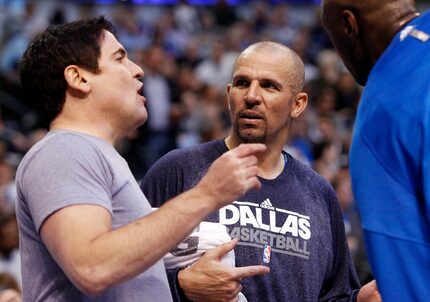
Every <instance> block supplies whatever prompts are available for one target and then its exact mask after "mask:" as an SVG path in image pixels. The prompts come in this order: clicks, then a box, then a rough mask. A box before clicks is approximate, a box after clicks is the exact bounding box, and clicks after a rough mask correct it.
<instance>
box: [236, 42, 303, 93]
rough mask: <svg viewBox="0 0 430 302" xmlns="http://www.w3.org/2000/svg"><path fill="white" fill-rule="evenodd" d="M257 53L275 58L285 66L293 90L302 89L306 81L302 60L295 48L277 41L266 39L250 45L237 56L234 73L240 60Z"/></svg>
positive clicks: (277, 63)
mask: <svg viewBox="0 0 430 302" xmlns="http://www.w3.org/2000/svg"><path fill="white" fill-rule="evenodd" d="M255 53H258V54H260V55H267V56H268V58H273V60H274V61H273V63H274V64H276V65H281V66H283V67H284V68H285V71H286V73H287V77H288V79H287V81H288V82H289V83H291V84H290V86H291V89H292V90H293V92H295V93H297V92H299V91H302V89H303V85H304V81H305V68H304V65H303V62H302V60H301V59H300V57H299V56H298V55H297V54H296V53H295V52H294V51H293V50H291V49H290V48H288V47H287V46H285V45H282V44H279V43H276V42H271V41H265V42H258V43H254V44H251V45H250V46H248V47H247V48H246V49H245V50H244V51H242V52H241V54H240V55H239V56H238V57H237V59H236V61H235V63H234V68H233V73H234V72H235V71H236V69H237V65H238V62H240V61H241V60H242V59H244V58H248V57H249V56H251V55H253V54H255ZM275 60H276V61H275Z"/></svg>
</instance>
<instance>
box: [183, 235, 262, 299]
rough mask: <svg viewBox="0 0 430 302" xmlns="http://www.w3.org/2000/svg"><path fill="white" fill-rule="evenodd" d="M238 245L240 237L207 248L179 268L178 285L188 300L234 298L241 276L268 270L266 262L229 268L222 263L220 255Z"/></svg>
mask: <svg viewBox="0 0 430 302" xmlns="http://www.w3.org/2000/svg"><path fill="white" fill-rule="evenodd" d="M236 244H237V240H235V239H234V240H232V241H230V242H228V243H224V244H221V245H220V246H218V247H216V248H214V249H211V250H208V251H207V252H206V253H205V254H204V255H203V256H202V257H201V258H200V259H199V260H198V261H197V262H195V263H194V264H193V265H192V266H191V267H189V268H186V269H183V270H181V271H179V274H178V280H179V285H180V287H181V288H182V290H183V291H184V293H185V295H186V296H187V298H188V299H189V300H191V301H194V302H199V301H201V302H203V301H205V302H215V301H217V302H228V301H235V298H236V296H237V294H238V293H239V292H240V291H241V290H242V286H241V285H240V281H241V280H242V279H244V278H248V277H251V276H256V275H263V274H267V273H269V271H270V270H269V268H268V267H266V266H263V265H255V266H245V267H230V266H226V265H224V264H222V263H221V262H220V261H221V258H222V257H223V256H224V255H226V254H227V253H228V252H229V251H231V250H232V249H234V247H235V246H236Z"/></svg>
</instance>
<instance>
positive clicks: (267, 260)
mask: <svg viewBox="0 0 430 302" xmlns="http://www.w3.org/2000/svg"><path fill="white" fill-rule="evenodd" d="M271 253H272V247H271V246H270V245H267V244H266V245H264V250H263V262H264V263H270V255H271Z"/></svg>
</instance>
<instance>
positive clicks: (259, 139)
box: [237, 131, 266, 144]
mask: <svg viewBox="0 0 430 302" xmlns="http://www.w3.org/2000/svg"><path fill="white" fill-rule="evenodd" d="M250 132H251V131H238V133H237V136H238V137H239V139H240V140H241V141H242V142H243V143H246V144H252V143H262V144H264V143H265V142H266V135H265V134H262V133H260V134H256V133H250Z"/></svg>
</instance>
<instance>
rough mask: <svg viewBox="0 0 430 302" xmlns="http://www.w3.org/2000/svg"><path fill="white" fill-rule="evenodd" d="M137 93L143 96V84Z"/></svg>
mask: <svg viewBox="0 0 430 302" xmlns="http://www.w3.org/2000/svg"><path fill="white" fill-rule="evenodd" d="M137 94H140V95H141V96H143V84H142V85H141V86H140V88H139V89H138V90H137Z"/></svg>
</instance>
